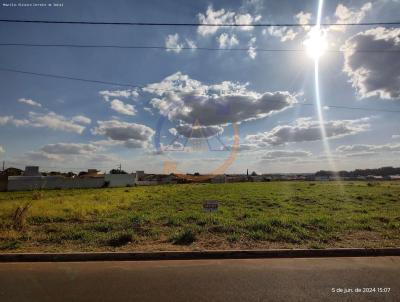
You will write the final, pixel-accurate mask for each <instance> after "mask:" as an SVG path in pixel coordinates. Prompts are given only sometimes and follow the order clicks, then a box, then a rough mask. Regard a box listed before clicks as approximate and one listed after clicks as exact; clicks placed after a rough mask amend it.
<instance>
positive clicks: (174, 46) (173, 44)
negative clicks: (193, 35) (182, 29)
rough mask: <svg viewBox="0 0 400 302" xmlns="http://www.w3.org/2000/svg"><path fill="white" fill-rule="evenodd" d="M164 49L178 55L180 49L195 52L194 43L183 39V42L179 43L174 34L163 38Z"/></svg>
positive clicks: (177, 37) (176, 34)
mask: <svg viewBox="0 0 400 302" xmlns="http://www.w3.org/2000/svg"><path fill="white" fill-rule="evenodd" d="M165 47H166V48H168V49H167V51H173V52H175V53H180V52H181V51H182V48H192V49H193V50H195V49H196V48H197V45H196V42H194V41H193V40H190V39H187V38H186V39H185V41H182V42H180V38H179V34H178V33H175V34H173V35H168V36H167V37H166V38H165Z"/></svg>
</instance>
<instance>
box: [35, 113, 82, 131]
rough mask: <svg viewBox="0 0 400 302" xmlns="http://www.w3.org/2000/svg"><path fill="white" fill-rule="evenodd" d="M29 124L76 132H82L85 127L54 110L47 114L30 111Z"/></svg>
mask: <svg viewBox="0 0 400 302" xmlns="http://www.w3.org/2000/svg"><path fill="white" fill-rule="evenodd" d="M29 125H30V126H33V127H38V128H43V127H45V128H50V129H53V130H61V131H66V132H74V133H79V134H81V133H82V132H83V131H84V130H85V127H84V126H82V125H79V124H77V123H76V122H74V121H73V120H69V119H67V118H65V117H64V116H62V115H59V114H56V113H54V112H48V113H45V114H42V113H36V112H30V113H29Z"/></svg>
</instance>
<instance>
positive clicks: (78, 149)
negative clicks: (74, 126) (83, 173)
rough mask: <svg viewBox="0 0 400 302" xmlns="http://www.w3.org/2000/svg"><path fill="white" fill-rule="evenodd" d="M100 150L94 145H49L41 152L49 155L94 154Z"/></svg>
mask: <svg viewBox="0 0 400 302" xmlns="http://www.w3.org/2000/svg"><path fill="white" fill-rule="evenodd" d="M98 150H99V147H97V146H95V145H94V144H80V143H57V144H48V145H45V146H43V147H42V148H41V151H43V152H45V153H48V154H92V153H95V152H97V151H98Z"/></svg>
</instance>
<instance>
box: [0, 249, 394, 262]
mask: <svg viewBox="0 0 400 302" xmlns="http://www.w3.org/2000/svg"><path fill="white" fill-rule="evenodd" d="M378 256H400V248H378V249H362V248H343V249H291V250H289V249H281V250H227V251H224V250H216V251H193V252H181V251H168V252H132V253H130V252H123V253H121V252H108V253H102V252H100V253H19V254H17V253H15V254H14V253H4V254H0V262H73V261H77V262H78V261H152V260H153V261H154V260H201V259H260V258H321V257H378Z"/></svg>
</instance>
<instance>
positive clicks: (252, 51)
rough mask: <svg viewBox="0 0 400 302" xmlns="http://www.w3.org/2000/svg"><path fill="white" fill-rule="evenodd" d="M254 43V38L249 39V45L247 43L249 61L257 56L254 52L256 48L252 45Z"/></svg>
mask: <svg viewBox="0 0 400 302" xmlns="http://www.w3.org/2000/svg"><path fill="white" fill-rule="evenodd" d="M255 43H256V37H253V38H251V39H250V41H249V43H248V47H249V49H248V51H247V54H248V55H249V57H250V58H251V59H253V60H254V59H255V58H256V56H257V52H256V47H255V46H254V44H255Z"/></svg>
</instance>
